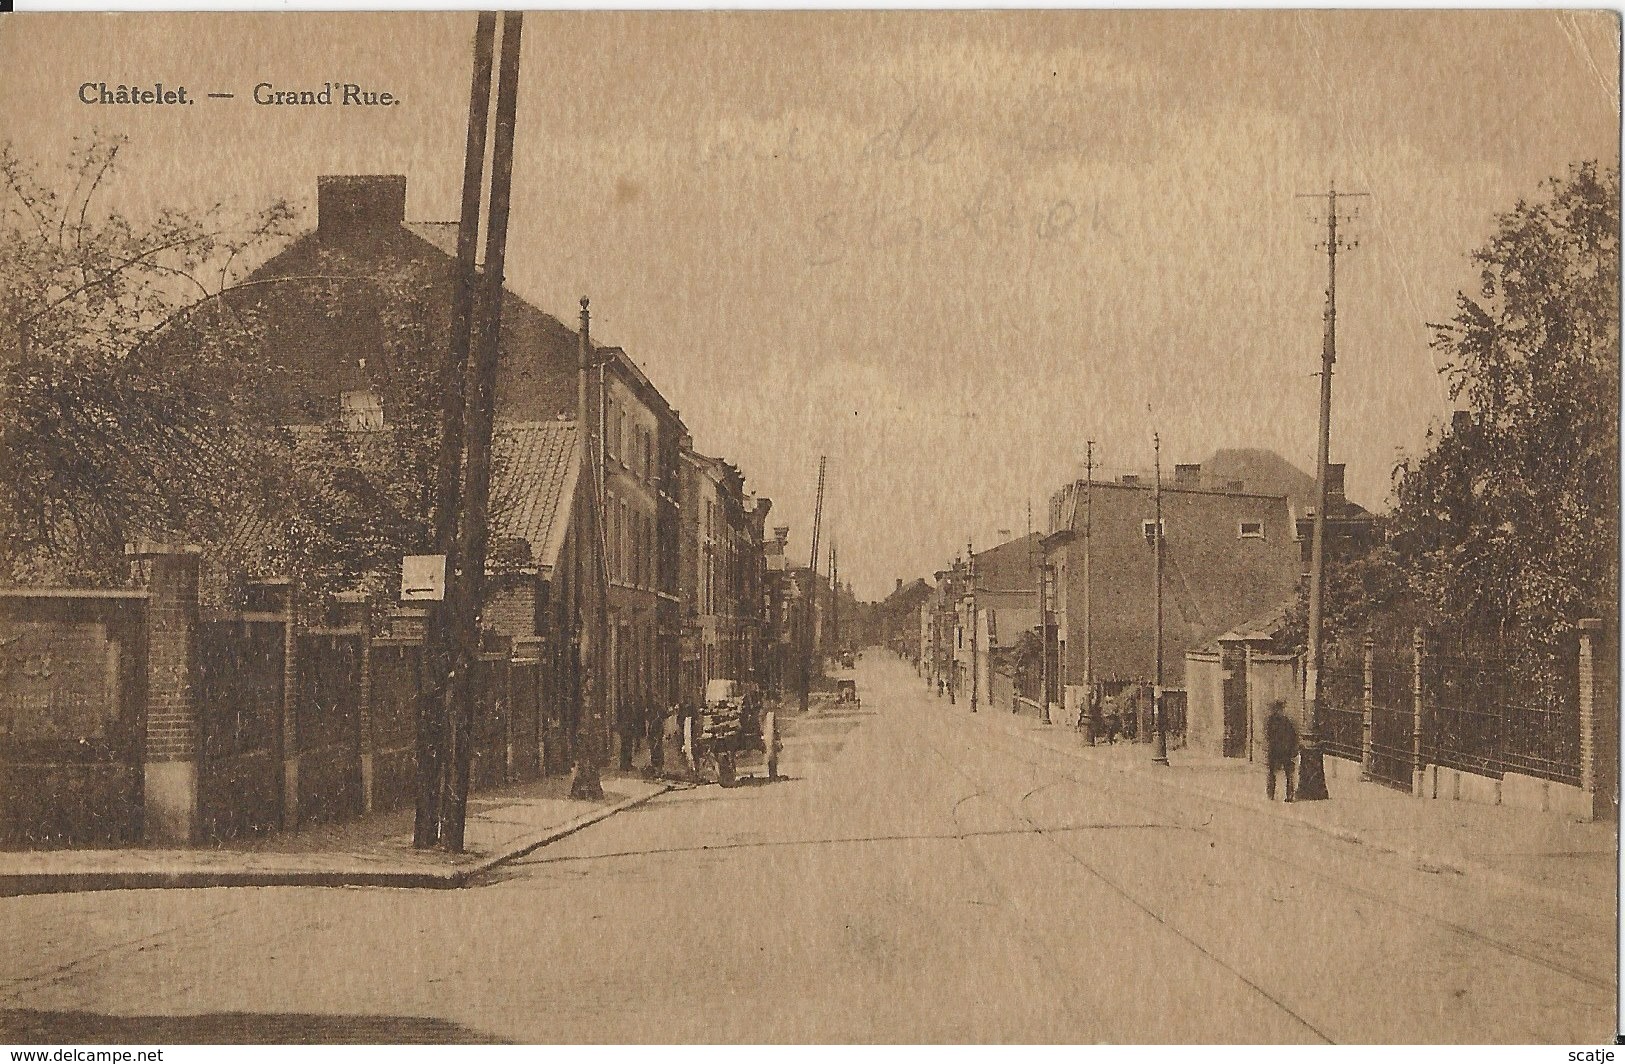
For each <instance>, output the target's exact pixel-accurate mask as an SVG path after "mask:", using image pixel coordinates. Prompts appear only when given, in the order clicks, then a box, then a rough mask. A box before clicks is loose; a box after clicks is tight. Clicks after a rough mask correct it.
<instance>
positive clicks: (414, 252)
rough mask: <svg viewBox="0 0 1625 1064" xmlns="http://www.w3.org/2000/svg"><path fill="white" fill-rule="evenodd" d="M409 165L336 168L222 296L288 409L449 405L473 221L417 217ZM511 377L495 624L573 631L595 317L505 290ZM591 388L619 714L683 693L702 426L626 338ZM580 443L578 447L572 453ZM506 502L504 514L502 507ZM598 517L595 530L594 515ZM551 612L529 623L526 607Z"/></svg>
mask: <svg viewBox="0 0 1625 1064" xmlns="http://www.w3.org/2000/svg"><path fill="white" fill-rule="evenodd" d="M406 192H407V188H406V178H405V177H404V176H400V175H341V176H324V177H321V178H319V179H318V183H317V222H316V227H315V229H314V230H313V231H312V232H309V233H306V234H305V235H303V236H301V237H299V238H298V239H296V240H295V241H294V242H293V243H292V244H291V245H290V246H289V247H287V248H286V249H284V250H283V251H282V252H280V253H279V254H277V255H275V256H273V257H272V258H271V259H269V260H268V261H267V262H265V263H264V264H262V265H261V266H260V267H259V268H258V269H256V270H255V271H254V272H253V273H252V274H251V275H250V276H249V277H248V278H247V280H246V281H245V282H244V283H243V284H241V285H239V286H237V287H235V288H233V289H231V290H229V291H228V292H227V293H225V294H224V295H223V296H222V297H221V298H222V301H223V302H224V303H225V304H226V305H227V306H228V307H229V308H230V309H231V310H232V311H234V312H236V313H239V314H247V315H252V317H253V318H254V319H255V320H256V321H257V322H258V325H259V330H260V338H259V340H258V342H257V347H256V349H254V350H251V351H245V352H244V357H245V358H252V359H261V360H265V361H266V362H268V364H270V365H272V366H274V367H275V369H276V374H275V382H274V385H273V387H272V388H270V389H269V390H268V392H267V393H266V394H264V395H262V396H260V397H259V399H258V401H260V402H263V403H266V404H270V405H271V406H272V407H273V408H274V409H275V411H276V412H277V415H278V416H279V417H280V418H281V419H282V420H283V421H284V423H288V424H323V423H329V422H331V421H332V420H334V419H336V418H337V419H359V421H361V422H362V423H363V424H365V423H369V422H374V421H375V422H377V423H378V424H384V425H390V424H398V423H399V421H400V420H401V419H403V418H416V419H417V421H418V422H421V425H420V426H419V428H420V432H421V434H422V436H423V437H424V438H429V435H430V434H431V433H432V432H435V431H437V429H436V428H435V424H434V423H433V422H432V419H430V418H429V417H427V416H426V415H425V411H436V410H437V409H438V398H437V396H438V394H439V387H440V382H439V380H438V376H437V372H438V371H437V368H436V367H437V366H438V362H437V361H435V360H436V359H437V358H438V357H439V352H441V351H443V350H444V344H445V338H446V336H447V335H448V330H449V326H448V319H449V313H450V303H451V298H450V292H451V284H452V281H453V277H454V271H455V266H456V241H457V229H458V224H457V223H455V222H417V221H410V220H408V219H407V218H406ZM498 348H499V353H500V362H499V371H498V376H497V386H496V416H497V421H498V425H499V426H501V427H503V429H505V430H507V431H509V432H510V433H514V432H517V435H515V436H513V438H512V439H511V440H510V441H509V442H508V443H507V444H504V443H503V441H502V433H500V432H499V434H498V440H497V447H498V449H499V464H498V467H497V471H496V475H497V476H498V477H499V478H501V477H503V476H504V474H503V472H502V466H501V459H502V457H503V456H504V452H503V449H504V448H506V452H505V456H506V457H507V458H508V459H510V460H511V462H512V463H513V464H514V466H515V468H514V470H513V471H512V473H511V475H508V476H507V479H506V481H502V480H499V481H498V482H497V483H496V484H495V486H494V495H493V498H494V499H495V498H496V496H497V495H498V494H501V493H502V492H504V491H505V492H507V493H508V494H510V495H512V496H514V498H513V499H512V500H511V503H512V505H511V508H512V509H513V521H514V524H513V525H512V526H511V527H504V526H503V525H502V524H501V522H500V520H498V521H497V527H496V529H495V532H496V534H497V536H498V537H499V538H497V539H494V540H493V543H492V552H491V562H492V576H493V578H494V580H495V584H494V590H495V595H494V597H493V599H492V601H491V612H490V614H489V616H488V618H487V620H488V621H489V622H490V624H491V627H493V628H494V629H497V630H499V631H500V632H501V633H503V634H511V635H514V636H516V637H523V636H525V635H529V636H532V637H547V638H553V639H559V638H562V637H563V633H562V632H561V631H557V630H552V631H549V630H547V625H549V624H553V625H554V626H555V628H556V618H553V619H551V620H550V615H549V613H548V611H547V609H546V608H545V607H546V603H547V574H548V572H549V571H550V570H551V568H552V566H553V565H554V564H555V563H556V562H557V560H558V556H559V554H560V552H561V551H565V550H567V549H568V538H569V536H570V534H571V529H572V527H573V524H574V523H573V522H572V521H571V520H570V513H569V510H570V506H569V505H567V502H568V500H570V499H571V498H572V491H571V487H570V485H571V484H572V483H574V482H573V481H572V480H570V478H571V477H574V476H575V475H576V474H575V472H574V470H575V469H576V468H577V465H578V464H579V439H578V434H577V433H576V432H575V429H574V420H575V418H576V414H577V410H576V407H577V401H578V398H577V383H578V381H577V377H578V353H579V334H578V333H577V332H576V330H574V329H571V328H569V327H568V326H566V325H565V324H564V323H563V322H561V321H560V320H559V319H558V318H556V317H554V316H552V315H550V314H548V313H546V312H545V311H543V310H541V309H539V308H538V307H537V306H535V305H534V304H532V303H531V302H529V301H527V300H526V299H524V298H522V297H521V296H519V295H517V294H516V293H514V292H513V291H511V290H504V293H503V304H502V316H501V330H500V335H499V338H498ZM593 365H594V371H593V376H592V380H593V383H594V385H595V386H594V387H593V388H592V389H591V395H590V397H589V402H590V404H591V406H590V408H591V410H592V416H595V417H596V420H597V422H598V424H597V426H596V428H597V429H598V433H597V435H598V439H599V444H600V446H599V455H598V456H597V457H598V458H599V469H600V470H601V471H602V478H601V479H602V482H601V483H599V484H596V485H584V486H580V490H583V491H587V492H589V493H588V494H585V495H583V496H581V499H578V500H577V502H578V503H579V502H580V501H581V500H588V501H590V500H592V499H593V498H594V496H595V495H596V498H597V500H598V501H599V502H601V504H602V506H603V512H604V527H603V530H602V535H603V537H604V543H603V547H604V553H605V556H606V562H607V566H608V569H609V579H610V585H611V586H610V610H611V617H610V633H609V652H610V670H611V673H610V684H609V690H608V692H607V695H608V699H609V707H610V719H611V720H612V721H624V720H626V719H627V718H629V717H630V716H632V715H636V714H640V713H641V712H642V711H643V710H644V709H645V708H648V707H653V706H657V705H669V704H670V703H671V702H673V701H674V700H675V697H676V681H677V648H678V635H679V631H680V617H679V615H678V593H677V592H678V587H677V581H678V568H677V537H678V527H677V501H676V496H677V462H678V455H679V453H680V448H681V442H682V440H683V439H684V438H685V437H686V435H687V431H686V429H685V428H684V426H683V424H682V421H681V419H680V417H679V415H678V413H677V412H676V411H675V410H673V409H672V408H671V406H670V405H669V404H668V403H667V402H666V400H665V398H664V397H663V396H662V395H661V394H660V392H659V390H658V389H657V388H655V386H654V385H653V384H652V383H651V382H650V381H649V379H648V377H647V376H646V375H645V374H644V373H643V371H642V370H641V369H640V368H639V367H638V366H637V365H636V363H634V362H633V360H632V359H631V358H630V356H628V354H627V353H626V352H625V351H624V350H622V349H620V348H617V347H605V346H599V345H596V344H594V345H593ZM567 425H568V426H570V427H568V428H567V427H565V426H567ZM571 455H574V456H575V461H572V459H571ZM498 516H499V515H494V520H497V518H498ZM591 534H597V533H596V532H593V533H591ZM527 616H532V617H534V618H535V623H534V625H533V627H532V628H531V630H530V631H529V632H526V631H525V629H526V625H525V618H526V617H527Z"/></svg>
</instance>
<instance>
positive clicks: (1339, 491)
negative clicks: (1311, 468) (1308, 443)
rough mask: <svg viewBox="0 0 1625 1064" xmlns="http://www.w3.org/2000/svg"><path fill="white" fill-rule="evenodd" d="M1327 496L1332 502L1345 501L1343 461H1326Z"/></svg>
mask: <svg viewBox="0 0 1625 1064" xmlns="http://www.w3.org/2000/svg"><path fill="white" fill-rule="evenodd" d="M1326 498H1327V500H1329V501H1331V502H1341V501H1343V463H1342V462H1327V463H1326Z"/></svg>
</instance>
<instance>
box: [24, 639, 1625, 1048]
mask: <svg viewBox="0 0 1625 1064" xmlns="http://www.w3.org/2000/svg"><path fill="white" fill-rule="evenodd" d="M859 683H860V686H861V688H862V689H863V691H864V704H863V706H862V707H861V708H857V709H849V710H845V711H840V712H834V711H831V712H824V713H819V714H814V715H812V716H811V717H808V718H805V719H800V720H796V721H794V722H793V723H792V725H791V731H790V734H789V736H788V739H787V745H786V751H785V758H784V766H783V767H784V769H785V770H786V771H787V772H788V773H789V774H790V776H791V777H792V778H790V779H788V780H786V781H782V782H779V783H775V784H771V785H759V786H756V785H752V786H742V787H739V788H736V789H732V790H722V789H720V788H717V787H715V786H710V787H701V788H696V789H693V790H688V791H681V792H675V793H672V794H668V795H666V796H664V797H662V798H659V799H657V800H656V801H654V802H652V803H650V804H648V805H646V806H643V807H640V808H637V809H635V810H633V811H630V812H627V813H623V814H621V815H619V816H617V817H614V818H612V819H610V820H607V821H605V822H603V823H602V824H599V825H597V826H595V827H593V828H590V829H588V830H586V831H584V832H582V833H580V834H578V835H576V836H573V837H571V838H569V839H566V840H564V841H562V842H560V843H557V844H554V845H552V846H549V847H546V848H544V849H542V850H540V851H537V852H536V853H535V854H533V855H532V856H531V857H529V858H528V859H525V860H523V861H521V862H519V863H517V864H515V865H513V866H511V867H509V868H507V869H506V870H504V871H503V872H501V873H500V874H499V875H497V876H495V877H493V878H492V879H491V880H490V881H488V882H486V883H484V884H483V885H480V886H478V887H475V888H471V889H468V890H463V891H455V892H432V891H405V890H372V889H354V890H298V889H242V890H203V891H140V892H110V893H104V894H82V895H58V896H47V897H27V898H14V899H6V900H0V921H3V922H4V923H5V925H6V928H7V937H8V939H9V940H10V948H8V950H7V951H6V952H5V955H4V956H3V957H0V1040H5V1039H6V1038H7V1036H8V1035H9V1038H10V1039H11V1040H31V1039H34V1038H38V1039H40V1040H46V1039H50V1040H52V1041H74V1040H85V1041H89V1040H97V1039H103V1040H119V1041H130V1042H163V1041H171V1042H177V1041H221V1040H227V1041H234V1040H267V1041H297V1040H306V1039H308V1040H314V1041H344V1040H351V1039H355V1040H364V1041H435V1042H441V1041H465V1040H473V1041H482V1040H512V1041H526V1042H530V1041H577V1040H581V1041H631V1042H673V1041H675V1042H691V1041H723V1042H759V1041H768V1042H777V1041H798V1042H799V1041H839V1042H851V1041H856V1042H870V1041H881V1042H892V1041H904V1042H914V1041H926V1042H936V1041H976V1042H984V1041H988V1042H1005V1041H1021V1042H1052V1041H1064V1042H1096V1041H1105V1042H1225V1043H1228V1042H1320V1041H1336V1042H1366V1041H1377V1042H1396V1041H1397V1042H1448V1043H1454V1042H1483V1041H1488V1042H1525V1041H1534V1042H1553V1041H1557V1042H1571V1043H1584V1042H1599V1041H1600V1040H1602V1039H1605V1038H1607V1037H1609V1036H1611V1035H1612V1034H1613V1031H1614V1006H1613V1002H1614V985H1615V984H1614V932H1613V928H1612V926H1611V922H1610V921H1608V920H1606V919H1604V918H1603V916H1602V915H1601V909H1600V908H1599V909H1598V910H1597V911H1593V912H1584V911H1564V910H1561V909H1559V908H1557V907H1556V903H1553V902H1551V901H1536V900H1533V899H1531V898H1528V897H1519V896H1516V895H1513V894H1509V893H1506V888H1505V887H1496V886H1489V885H1485V884H1482V883H1479V882H1477V881H1475V880H1471V879H1470V878H1469V877H1459V876H1441V875H1430V874H1428V873H1426V872H1423V871H1419V870H1418V869H1416V868H1415V867H1414V866H1413V865H1407V864H1405V863H1404V862H1402V861H1399V860H1397V859H1392V858H1385V857H1384V856H1382V855H1380V854H1375V855H1374V854H1371V853H1370V852H1368V851H1362V850H1360V849H1358V848H1356V847H1350V846H1347V845H1345V844H1341V843H1338V842H1337V841H1336V840H1334V839H1329V838H1327V837H1325V836H1323V835H1318V834H1316V833H1314V832H1311V831H1308V830H1307V829H1300V828H1297V827H1295V826H1294V825H1291V824H1283V823H1282V822H1281V821H1279V820H1275V819H1271V818H1265V817H1260V816H1258V815H1257V814H1256V812H1254V811H1250V810H1248V809H1246V808H1243V807H1238V806H1234V805H1227V804H1224V803H1221V802H1216V801H1211V800H1206V799H1198V798H1193V797H1192V796H1190V795H1188V794H1183V793H1180V792H1176V791H1174V790H1172V789H1170V788H1167V787H1165V786H1163V785H1160V784H1158V783H1157V782H1155V781H1154V780H1146V779H1139V778H1135V777H1125V776H1122V775H1119V774H1115V773H1105V774H1103V773H1101V772H1100V771H1098V769H1097V770H1095V771H1091V766H1089V765H1087V764H1083V763H1081V762H1080V761H1079V760H1078V759H1076V758H1074V757H1069V756H1067V755H1066V754H1064V753H1060V752H1056V751H1054V750H1048V749H1045V748H1042V747H1039V746H1037V745H1035V744H1033V743H1031V742H1027V741H1024V740H1023V738H1022V734H1021V732H1022V726H1018V725H1017V723H1016V722H1013V721H1012V720H1011V719H1010V718H1009V717H1008V716H1007V715H1003V714H992V713H983V714H978V715H976V716H972V715H971V714H969V713H968V712H966V708H967V707H965V706H958V707H949V706H947V705H946V704H945V703H943V702H939V701H938V700H937V699H936V698H935V697H934V696H931V695H929V694H928V693H927V692H926V691H925V688H924V685H923V684H922V683H921V682H920V681H919V680H918V679H917V678H916V677H915V676H914V674H913V673H912V671H910V670H909V669H908V668H907V667H906V666H903V665H901V664H900V663H898V662H896V661H895V660H893V659H890V658H885V657H881V656H879V655H877V653H876V652H873V651H871V652H870V655H869V660H867V661H866V662H865V663H864V664H863V665H862V666H861V668H860V676H859ZM1106 777H1109V778H1106ZM18 947H20V948H18Z"/></svg>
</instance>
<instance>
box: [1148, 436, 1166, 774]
mask: <svg viewBox="0 0 1625 1064" xmlns="http://www.w3.org/2000/svg"><path fill="white" fill-rule="evenodd" d="M1151 445H1152V447H1153V448H1154V449H1155V451H1156V466H1157V468H1156V487H1155V488H1154V489H1153V491H1152V497H1153V498H1154V499H1155V500H1156V520H1155V523H1154V524H1153V525H1152V528H1151V536H1152V542H1153V543H1154V544H1155V548H1154V550H1153V552H1152V553H1153V555H1154V557H1155V561H1154V563H1153V565H1152V568H1153V569H1154V570H1155V571H1156V576H1155V578H1154V579H1155V580H1156V584H1157V594H1156V599H1157V635H1156V651H1155V654H1156V659H1157V660H1156V683H1155V684H1154V685H1153V686H1152V688H1151V760H1152V761H1155V762H1156V763H1157V764H1159V765H1166V764H1167V763H1168V733H1167V730H1166V727H1165V723H1164V721H1163V719H1162V438H1161V437H1160V436H1159V435H1157V434H1156V433H1152V434H1151Z"/></svg>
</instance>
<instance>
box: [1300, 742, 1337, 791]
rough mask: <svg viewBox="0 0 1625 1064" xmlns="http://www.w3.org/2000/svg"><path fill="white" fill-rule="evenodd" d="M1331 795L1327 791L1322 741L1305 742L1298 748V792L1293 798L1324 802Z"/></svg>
mask: <svg viewBox="0 0 1625 1064" xmlns="http://www.w3.org/2000/svg"><path fill="white" fill-rule="evenodd" d="M1330 797H1331V795H1330V794H1329V793H1327V791H1326V759H1325V756H1324V754H1323V752H1322V751H1321V749H1320V743H1318V742H1315V743H1304V744H1303V745H1302V746H1300V747H1299V748H1298V793H1297V794H1295V795H1294V796H1293V800H1294V801H1299V802H1324V801H1326V800H1327V799H1329V798H1330Z"/></svg>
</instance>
